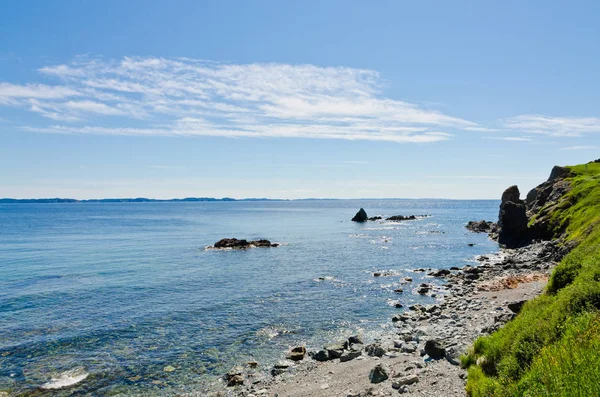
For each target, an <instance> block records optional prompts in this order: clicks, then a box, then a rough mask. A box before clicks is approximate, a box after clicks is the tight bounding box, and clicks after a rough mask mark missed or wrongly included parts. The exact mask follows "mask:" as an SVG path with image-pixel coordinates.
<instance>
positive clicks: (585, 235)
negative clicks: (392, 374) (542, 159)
mask: <svg viewBox="0 0 600 397" xmlns="http://www.w3.org/2000/svg"><path fill="white" fill-rule="evenodd" d="M570 168H571V170H572V171H573V173H574V176H573V177H571V178H569V179H570V182H571V186H572V189H571V191H570V192H569V193H568V194H567V195H565V196H564V197H563V198H562V199H561V202H560V204H559V205H558V206H557V207H556V208H555V209H554V210H553V213H552V217H551V219H552V226H553V229H554V230H556V231H558V230H565V227H566V236H567V239H568V240H577V241H578V242H579V245H578V246H577V247H576V248H575V249H574V250H573V251H571V252H570V253H569V254H568V255H567V256H566V257H565V258H564V259H563V260H562V261H561V263H560V264H559V265H558V266H557V267H556V269H555V270H554V272H553V273H552V276H551V277H550V281H549V283H548V287H547V289H546V292H545V293H544V294H543V295H542V296H540V297H538V298H536V299H534V300H532V301H529V302H527V303H526V304H525V306H524V308H523V310H522V311H521V313H520V314H519V315H518V316H517V317H516V318H515V319H514V320H513V321H511V322H509V323H508V324H506V326H505V327H503V328H502V329H500V330H499V331H498V332H496V333H494V334H493V335H490V336H487V337H481V338H479V339H477V340H476V341H475V343H474V345H473V347H472V348H471V350H470V352H469V354H467V355H466V356H464V357H462V362H463V366H467V367H469V376H468V382H467V392H468V393H469V395H471V396H475V397H479V396H600V311H599V310H600V163H593V164H587V165H579V166H575V167H570Z"/></svg>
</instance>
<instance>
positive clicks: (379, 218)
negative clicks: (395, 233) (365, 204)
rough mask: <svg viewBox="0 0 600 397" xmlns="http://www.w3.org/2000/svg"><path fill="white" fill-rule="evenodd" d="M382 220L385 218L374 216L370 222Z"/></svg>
mask: <svg viewBox="0 0 600 397" xmlns="http://www.w3.org/2000/svg"><path fill="white" fill-rule="evenodd" d="M381 219H383V218H382V217H380V216H372V217H370V218H369V220H370V221H379V220H381Z"/></svg>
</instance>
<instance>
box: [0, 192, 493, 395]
mask: <svg viewBox="0 0 600 397" xmlns="http://www.w3.org/2000/svg"><path fill="white" fill-rule="evenodd" d="M360 207H364V208H365V209H366V210H367V212H368V214H369V216H374V215H387V216H389V215H398V214H400V215H411V214H429V215H431V217H429V218H425V219H420V220H416V221H407V222H402V223H389V222H368V223H365V224H357V223H354V222H350V221H349V220H350V218H352V216H353V215H354V213H355V212H356V211H357V210H358V209H359V208H360ZM497 211H498V202H497V201H447V200H316V201H293V202H206V203H115V204H108V203H81V204H5V205H0V391H9V392H11V393H14V394H15V395H16V394H20V393H26V394H28V393H32V392H33V393H35V394H36V395H46V394H47V395H65V396H66V395H86V394H94V395H180V394H184V393H191V394H196V393H197V394H198V395H202V391H203V390H206V388H207V387H214V385H211V384H212V383H214V379H215V378H216V377H217V376H218V375H221V374H222V373H224V372H225V371H227V369H229V368H230V367H231V366H232V365H234V364H236V363H243V362H245V361H248V360H257V361H259V362H260V363H261V364H262V365H264V367H265V368H267V367H268V365H269V364H272V363H273V362H275V361H278V360H279V359H281V358H282V357H283V356H284V351H285V350H286V349H288V348H289V347H291V346H294V345H296V344H299V343H306V344H307V345H308V346H309V347H311V346H312V347H319V346H320V344H322V343H324V342H328V341H335V340H337V339H340V338H343V337H344V336H347V335H348V334H350V333H355V332H360V333H362V334H363V335H365V337H366V338H367V339H369V338H373V337H375V336H376V335H377V334H378V333H380V332H381V331H382V327H383V326H384V325H383V324H388V323H389V320H388V319H389V317H390V316H392V315H393V314H394V313H397V312H398V310H399V309H396V308H394V307H393V306H392V303H393V301H394V300H395V299H399V300H400V301H401V302H402V303H410V302H424V303H427V302H433V299H432V298H423V297H419V296H415V295H413V294H412V293H410V291H406V290H407V288H405V291H406V292H405V293H404V294H403V295H400V296H398V295H397V294H395V293H394V292H393V290H394V289H395V288H397V287H398V285H399V284H398V282H399V279H400V278H401V277H404V276H411V277H413V278H414V279H415V286H416V283H418V282H419V281H420V278H422V277H424V276H423V275H422V274H420V273H414V272H413V270H414V269H417V268H430V267H431V268H448V267H451V266H462V265H465V264H466V262H467V261H470V260H472V259H473V257H474V256H475V255H478V254H484V253H489V252H492V251H494V250H496V248H497V246H496V244H494V243H493V242H491V241H489V240H488V239H487V238H486V236H484V235H476V234H471V233H468V232H467V231H466V230H465V229H464V225H465V223H466V222H467V221H469V220H474V219H477V220H481V219H488V220H492V219H496V217H497ZM223 237H238V238H248V239H257V238H267V239H270V240H271V241H276V242H281V243H283V245H282V246H281V247H279V248H270V249H266V248H265V249H258V248H257V249H250V250H247V251H210V250H205V249H204V248H205V247H206V246H208V245H211V244H213V243H214V242H215V241H217V240H219V239H221V238H223ZM468 243H475V246H473V247H469V246H468V245H467V244H468ZM375 270H394V271H396V272H397V276H393V277H382V278H374V277H373V276H372V272H373V271H375ZM320 277H325V280H320V279H319V278H320ZM428 281H431V280H430V279H429V280H428ZM171 367H172V368H171ZM165 369H166V370H165ZM61 374H62V380H64V379H67V380H68V379H71V378H76V377H77V376H85V375H87V377H86V378H85V380H83V381H82V382H80V383H78V384H77V385H75V386H72V387H70V388H65V389H61V390H59V391H56V390H54V391H47V392H44V391H42V390H41V389H39V387H40V386H42V385H46V386H47V385H48V382H52V379H53V378H54V382H55V383H56V382H60V381H61V378H60V376H61ZM56 384H57V383H56Z"/></svg>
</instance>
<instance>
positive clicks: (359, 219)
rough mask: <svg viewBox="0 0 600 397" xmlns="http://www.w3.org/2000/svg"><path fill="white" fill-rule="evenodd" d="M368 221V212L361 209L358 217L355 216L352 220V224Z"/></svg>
mask: <svg viewBox="0 0 600 397" xmlns="http://www.w3.org/2000/svg"><path fill="white" fill-rule="evenodd" d="M368 219H369V217H368V216H367V212H366V211H365V210H364V209H363V208H361V209H360V210H358V212H357V213H356V215H354V218H352V222H366V221H367V220H368Z"/></svg>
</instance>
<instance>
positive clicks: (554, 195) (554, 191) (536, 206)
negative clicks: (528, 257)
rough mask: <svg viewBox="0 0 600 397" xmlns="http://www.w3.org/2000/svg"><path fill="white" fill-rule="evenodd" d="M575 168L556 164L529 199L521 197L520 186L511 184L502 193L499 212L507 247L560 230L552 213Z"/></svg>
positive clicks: (500, 238)
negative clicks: (571, 169) (552, 218)
mask: <svg viewBox="0 0 600 397" xmlns="http://www.w3.org/2000/svg"><path fill="white" fill-rule="evenodd" d="M569 176H571V171H570V170H569V169H568V168H566V167H560V166H555V167H554V168H552V171H551V172H550V177H549V178H548V180H547V181H546V182H544V183H542V184H540V185H538V186H537V187H535V188H533V189H532V190H531V191H529V193H527V197H526V199H525V201H523V200H521V198H520V192H519V188H518V187H517V186H511V187H509V188H508V189H506V190H505V191H504V193H503V194H502V202H501V203H500V213H499V214H498V230H497V235H496V236H495V237H497V239H498V242H499V243H500V244H503V245H504V246H506V247H507V248H516V247H522V246H524V245H527V244H529V243H531V242H532V241H534V240H549V239H551V238H554V237H556V236H557V233H558V234H560V232H561V230H555V229H556V225H553V224H552V222H551V214H552V213H553V211H554V210H555V209H556V208H557V207H558V206H560V205H564V203H563V200H561V198H563V197H564V196H565V194H567V193H568V192H569V190H570V188H571V187H570V183H569V181H568V180H567V178H568V177H569Z"/></svg>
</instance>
